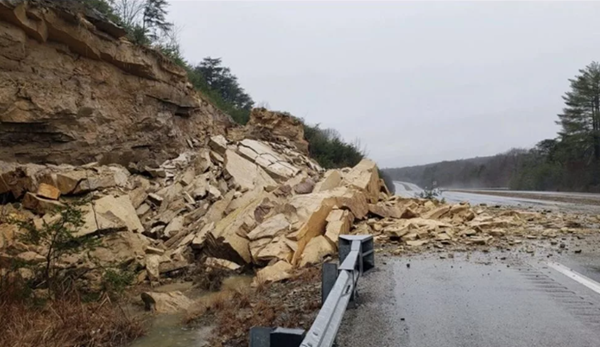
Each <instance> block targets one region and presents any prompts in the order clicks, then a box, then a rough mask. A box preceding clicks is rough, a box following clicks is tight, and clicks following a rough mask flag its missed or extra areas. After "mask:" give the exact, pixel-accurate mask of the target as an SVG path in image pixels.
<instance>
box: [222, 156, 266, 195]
mask: <svg viewBox="0 0 600 347" xmlns="http://www.w3.org/2000/svg"><path fill="white" fill-rule="evenodd" d="M225 171H227V173H228V174H230V175H231V176H232V177H233V179H234V180H235V182H236V183H237V184H239V185H240V186H241V187H242V189H247V190H253V189H255V188H262V187H267V186H276V185H277V182H275V181H274V180H273V179H272V178H271V177H270V176H269V175H268V174H267V173H266V172H265V170H263V169H262V168H261V167H260V166H258V165H257V164H255V163H253V162H251V161H249V160H247V159H245V158H243V157H241V156H240V155H239V154H237V153H236V152H234V151H232V150H230V149H228V150H227V151H226V152H225Z"/></svg>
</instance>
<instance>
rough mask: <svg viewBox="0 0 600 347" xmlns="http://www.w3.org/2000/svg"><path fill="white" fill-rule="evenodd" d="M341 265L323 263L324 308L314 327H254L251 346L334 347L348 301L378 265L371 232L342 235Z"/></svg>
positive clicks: (340, 247) (322, 295) (322, 296)
mask: <svg viewBox="0 0 600 347" xmlns="http://www.w3.org/2000/svg"><path fill="white" fill-rule="evenodd" d="M338 249H339V263H340V265H339V267H338V265H337V264H335V263H325V264H323V269H322V277H321V300H322V301H321V302H322V306H321V310H320V311H319V314H318V315H317V318H316V319H315V321H314V322H313V324H312V326H311V327H310V329H309V330H308V332H305V331H304V330H303V329H285V328H267V327H253V328H252V329H250V347H284V346H285V347H331V346H333V344H334V342H335V337H336V336H337V332H338V330H339V328H340V325H341V324H342V318H343V317H344V313H345V312H346V308H347V307H348V303H349V302H350V301H353V300H354V299H355V298H356V297H357V296H358V292H357V282H358V279H359V278H360V276H361V275H362V274H363V273H364V272H365V271H368V270H370V269H372V268H374V267H375V251H374V247H373V236H371V235H340V237H339V241H338Z"/></svg>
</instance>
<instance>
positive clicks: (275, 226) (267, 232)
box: [248, 213, 291, 240]
mask: <svg viewBox="0 0 600 347" xmlns="http://www.w3.org/2000/svg"><path fill="white" fill-rule="evenodd" d="M290 226H291V225H290V223H289V222H288V220H287V218H286V217H285V215H284V214H282V213H280V214H278V215H275V216H273V217H271V218H269V219H267V220H266V221H264V222H263V223H261V224H259V225H258V226H257V227H256V228H254V230H252V231H251V232H249V233H248V239H250V240H257V239H260V238H263V237H269V238H273V237H275V236H276V235H277V234H279V233H281V232H285V231H288V230H289V229H290Z"/></svg>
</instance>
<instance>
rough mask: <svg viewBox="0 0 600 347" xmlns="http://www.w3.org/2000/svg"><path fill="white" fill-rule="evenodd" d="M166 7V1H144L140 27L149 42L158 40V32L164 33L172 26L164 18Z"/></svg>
mask: <svg viewBox="0 0 600 347" xmlns="http://www.w3.org/2000/svg"><path fill="white" fill-rule="evenodd" d="M168 5H169V4H168V3H167V0H146V3H145V5H144V14H143V19H142V25H143V28H144V31H145V33H146V35H147V36H148V37H149V38H150V40H151V41H156V40H157V39H158V38H159V32H163V33H166V32H168V31H169V30H170V29H171V27H172V26H173V25H172V24H171V23H169V22H167V20H166V18H165V16H166V15H167V10H166V7H167V6H168Z"/></svg>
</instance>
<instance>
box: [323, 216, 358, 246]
mask: <svg viewBox="0 0 600 347" xmlns="http://www.w3.org/2000/svg"><path fill="white" fill-rule="evenodd" d="M353 220H354V216H351V213H350V212H349V211H347V210H332V211H331V212H330V213H329V215H328V216H327V228H326V230H325V237H327V238H328V239H329V241H331V243H332V244H334V245H337V242H338V237H339V235H346V234H349V233H350V226H351V225H352V222H353Z"/></svg>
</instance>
